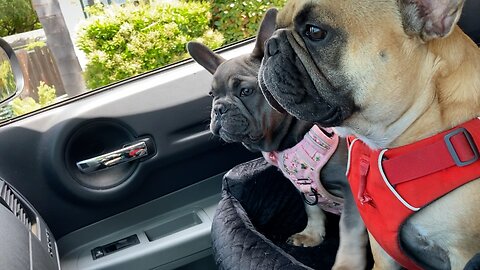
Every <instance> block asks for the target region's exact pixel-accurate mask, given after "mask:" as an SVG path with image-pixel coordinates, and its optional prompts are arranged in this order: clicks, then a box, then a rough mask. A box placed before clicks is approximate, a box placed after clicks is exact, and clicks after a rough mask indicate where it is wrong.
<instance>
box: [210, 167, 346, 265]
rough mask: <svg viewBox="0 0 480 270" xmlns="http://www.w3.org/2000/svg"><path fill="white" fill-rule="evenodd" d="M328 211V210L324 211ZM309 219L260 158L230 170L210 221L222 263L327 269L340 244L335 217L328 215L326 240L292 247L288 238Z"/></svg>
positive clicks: (285, 181) (279, 176)
mask: <svg viewBox="0 0 480 270" xmlns="http://www.w3.org/2000/svg"><path fill="white" fill-rule="evenodd" d="M327 215H328V214H327ZM306 222H307V217H306V213H305V209H304V204H303V201H302V198H301V196H300V194H299V193H298V191H297V190H296V189H295V187H294V186H293V185H292V184H291V183H290V181H289V180H288V179H286V178H285V177H284V176H283V175H282V173H281V172H280V171H279V170H278V169H277V168H276V167H273V166H272V165H270V164H268V163H267V162H266V161H265V160H264V159H263V158H259V159H256V160H253V161H250V162H247V163H244V164H241V165H238V166H236V167H235V168H233V169H232V170H230V171H229V172H228V173H227V174H226V175H225V177H224V180H223V194H222V200H221V201H220V203H219V205H218V208H217V212H216V214H215V218H214V221H213V224H212V240H213V253H214V257H215V260H216V262H217V265H218V266H219V268H220V269H242V270H245V269H282V270H284V269H287V270H288V269H331V267H332V265H333V263H334V260H335V254H336V251H337V248H338V217H337V216H335V215H328V216H327V235H326V238H325V240H324V242H323V243H322V244H321V245H319V246H317V247H313V248H306V247H295V246H291V245H289V244H287V243H286V240H287V238H288V237H289V236H290V235H292V234H294V233H296V232H300V231H302V230H303V228H304V227H305V225H306Z"/></svg>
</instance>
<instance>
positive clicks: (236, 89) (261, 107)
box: [210, 56, 285, 150]
mask: <svg viewBox="0 0 480 270" xmlns="http://www.w3.org/2000/svg"><path fill="white" fill-rule="evenodd" d="M259 67H260V62H259V61H255V59H252V58H250V57H249V56H244V57H240V58H234V59H231V60H228V61H225V62H224V63H222V64H220V66H219V67H218V69H217V72H215V74H214V76H213V82H212V89H211V92H210V95H211V96H212V98H213V102H212V111H211V122H210V129H211V131H212V133H213V134H215V135H218V136H220V137H221V138H222V139H223V140H225V141H226V142H242V143H243V144H244V145H245V146H246V147H247V148H250V149H254V148H265V146H262V144H269V142H268V140H269V137H270V136H271V135H272V134H271V133H272V132H273V131H274V130H275V129H277V128H278V125H279V124H280V123H281V122H282V121H283V120H284V118H285V116H284V115H282V114H281V113H279V112H277V111H275V110H274V109H273V108H272V107H270V106H269V105H268V103H267V101H266V100H265V98H264V96H263V94H262V92H261V90H260V87H259V85H258V83H257V74H258V68H259ZM270 139H271V138H270ZM259 144H260V145H259ZM256 150H263V149H256Z"/></svg>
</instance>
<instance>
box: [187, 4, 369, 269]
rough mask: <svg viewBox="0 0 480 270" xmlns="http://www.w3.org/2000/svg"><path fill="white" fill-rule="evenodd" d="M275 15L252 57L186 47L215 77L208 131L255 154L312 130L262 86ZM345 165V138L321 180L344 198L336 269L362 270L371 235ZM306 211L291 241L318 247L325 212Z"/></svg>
mask: <svg viewBox="0 0 480 270" xmlns="http://www.w3.org/2000/svg"><path fill="white" fill-rule="evenodd" d="M276 15H277V10H276V9H270V10H268V11H267V13H266V15H265V18H264V20H263V21H262V25H261V26H260V29H259V31H258V35H257V40H256V44H255V48H254V50H253V52H252V53H250V54H247V55H243V56H239V57H236V58H233V59H229V60H225V59H223V58H222V57H221V56H220V55H218V54H216V53H214V52H212V51H211V50H210V49H209V48H208V47H206V46H205V45H203V44H201V43H196V42H190V43H189V44H188V45H187V48H188V51H189V53H190V55H191V56H192V57H193V59H194V60H195V61H196V62H197V63H199V64H200V65H202V66H203V67H204V68H205V69H206V70H207V71H209V72H210V73H211V74H213V81H212V89H211V92H210V95H211V96H212V98H213V101H212V112H211V122H210V130H211V131H212V133H213V134H214V135H217V136H220V137H221V138H222V139H223V140H224V141H226V142H241V143H242V144H243V145H244V146H245V147H247V148H248V149H250V150H252V151H262V152H272V151H282V150H285V149H291V147H293V146H295V145H297V144H298V142H300V141H302V139H303V138H304V136H305V134H306V133H307V132H309V130H310V129H311V128H312V126H313V123H312V122H308V121H301V120H298V119H296V118H295V117H293V116H291V115H289V114H285V113H281V112H278V111H276V110H275V109H273V108H272V107H271V106H270V105H269V104H268V102H267V101H266V99H265V97H264V96H263V94H262V92H261V90H260V86H259V85H258V81H257V76H258V69H259V68H260V63H261V60H262V58H263V55H264V43H265V41H266V40H267V39H268V38H269V37H270V36H271V34H272V33H273V31H274V30H275V18H276ZM277 107H278V106H277ZM346 161H347V147H346V143H345V141H344V140H341V142H340V143H339V145H338V147H337V149H336V151H335V152H334V153H333V155H332V156H331V158H330V159H329V160H328V162H327V163H326V165H325V166H324V167H323V169H321V171H320V179H321V181H322V184H323V186H324V187H325V188H326V189H327V190H328V192H330V193H331V194H334V195H335V196H338V197H341V198H343V206H340V207H341V209H342V210H341V212H342V215H341V218H340V224H339V226H340V246H339V250H338V252H337V257H336V260H335V265H334V267H333V269H352V270H353V269H355V270H358V269H365V266H366V245H367V242H368V237H367V233H366V230H365V226H364V224H363V222H362V220H361V218H360V216H359V214H358V211H357V209H356V206H355V203H354V201H353V196H352V193H351V191H350V187H349V185H348V182H347V179H346V177H345V169H346ZM274 184H275V183H272V185H274ZM280 199H281V198H280ZM305 210H306V212H307V216H308V222H307V226H306V228H305V229H304V230H303V231H302V232H300V233H297V234H294V235H292V236H291V237H290V238H289V240H288V241H289V243H291V244H293V245H296V246H305V247H309V246H316V245H318V244H320V243H321V242H322V241H323V237H324V235H325V214H324V213H323V211H322V210H321V209H320V207H318V205H310V204H307V203H305Z"/></svg>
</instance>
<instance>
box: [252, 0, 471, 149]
mask: <svg viewBox="0 0 480 270" xmlns="http://www.w3.org/2000/svg"><path fill="white" fill-rule="evenodd" d="M462 5H463V1H462V0H442V1H431V0H387V1H377V0H363V1H357V0H345V1H336V0H313V1H312V0H296V1H293V0H292V1H289V2H288V3H287V4H286V6H285V7H284V9H283V10H282V11H281V13H279V15H278V18H277V24H278V30H277V31H275V33H274V35H273V37H272V38H271V39H270V40H269V41H268V42H267V44H266V48H265V57H264V59H263V62H262V66H261V69H260V72H259V80H260V84H261V87H262V91H264V92H265V93H266V96H267V97H270V100H271V101H272V98H273V99H275V102H278V103H279V104H280V105H281V106H282V107H283V108H284V109H285V110H286V111H288V112H289V113H291V114H293V115H294V116H296V117H298V118H300V119H304V120H308V121H314V122H317V123H318V124H320V125H322V126H325V127H328V126H334V127H343V128H345V129H342V128H339V129H338V130H339V131H345V130H346V129H349V130H348V131H346V133H357V135H358V133H359V134H360V135H364V136H367V137H368V136H369V135H371V134H370V133H373V132H375V133H378V134H382V133H383V134H385V133H387V135H386V136H387V137H388V136H389V135H388V133H389V132H392V133H394V131H390V130H386V129H387V128H390V127H393V129H395V132H396V133H399V131H400V129H401V128H404V126H405V125H401V126H402V127H397V123H396V122H397V121H398V120H399V119H402V121H404V122H408V121H413V120H412V119H413V118H414V117H413V116H411V117H410V116H409V115H410V114H412V115H413V113H412V110H415V111H416V113H418V108H417V107H419V106H420V105H414V104H415V103H419V102H423V103H425V102H428V101H427V100H431V99H432V98H433V97H432V96H424V97H421V98H420V97H419V96H420V95H422V93H419V91H418V90H419V89H423V88H424V87H425V84H427V83H429V81H431V80H430V78H431V77H432V74H433V73H434V72H435V70H436V69H437V68H438V64H439V63H438V62H437V61H438V59H436V58H435V57H434V54H431V53H430V52H429V51H428V47H427V46H426V44H427V43H428V41H430V40H432V39H437V38H439V37H443V36H446V35H448V34H449V33H450V32H451V31H452V29H453V27H454V25H455V23H456V21H457V20H458V17H459V11H460V10H461V7H462ZM379 129H385V130H379ZM372 130H374V131H372ZM343 135H347V134H343ZM375 139H378V140H382V138H375ZM385 140H389V139H385Z"/></svg>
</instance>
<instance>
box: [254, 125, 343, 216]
mask: <svg viewBox="0 0 480 270" xmlns="http://www.w3.org/2000/svg"><path fill="white" fill-rule="evenodd" d="M324 130H325V131H326V132H328V133H331V134H333V136H332V137H328V136H327V135H325V133H324V132H323V131H322V130H321V129H320V127H318V126H317V125H314V126H313V127H312V128H311V129H310V130H309V131H308V132H307V134H305V136H304V137H303V139H302V140H301V141H300V142H299V143H298V144H297V145H295V146H294V147H292V148H289V149H286V150H283V151H281V152H277V151H273V152H262V154H263V156H264V157H265V159H266V160H267V161H268V162H269V163H271V164H272V165H275V166H277V167H278V168H279V169H280V170H281V171H282V173H283V174H284V175H285V177H287V178H288V179H290V181H292V183H293V184H294V185H295V187H296V188H297V189H298V190H299V191H300V192H302V193H303V194H304V199H305V202H306V203H308V204H311V205H313V204H318V205H319V206H320V208H322V209H323V210H324V211H328V212H331V213H334V214H337V215H340V214H341V212H342V207H343V199H342V198H339V197H337V196H334V195H333V194H331V193H330V192H328V191H327V190H326V189H325V187H324V186H323V185H322V182H321V181H320V171H321V170H322V168H323V167H324V166H325V164H327V162H328V160H330V157H331V156H332V155H333V153H334V152H335V150H336V149H337V146H338V140H339V138H338V135H337V134H335V133H333V130H332V129H329V128H325V129H324ZM306 197H309V199H308V200H307V198H306Z"/></svg>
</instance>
